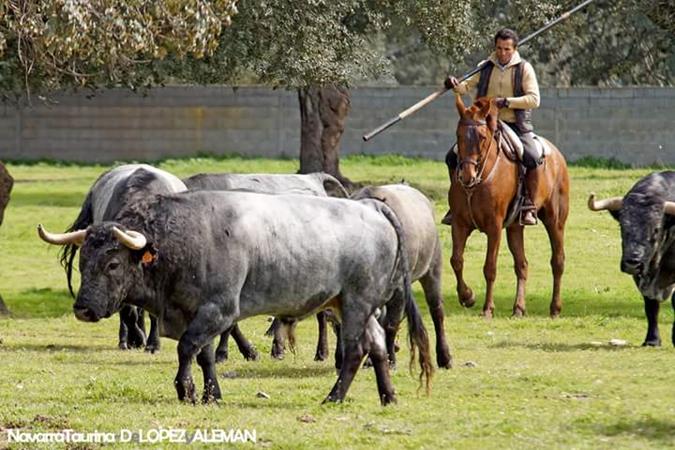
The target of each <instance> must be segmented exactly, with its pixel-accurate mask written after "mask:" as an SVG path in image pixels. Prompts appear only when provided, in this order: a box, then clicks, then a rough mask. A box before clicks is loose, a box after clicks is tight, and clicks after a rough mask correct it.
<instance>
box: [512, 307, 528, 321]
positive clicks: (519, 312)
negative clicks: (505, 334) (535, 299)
mask: <svg viewBox="0 0 675 450" xmlns="http://www.w3.org/2000/svg"><path fill="white" fill-rule="evenodd" d="M524 316H525V310H524V309H520V308H514V309H513V314H512V315H511V317H515V318H517V319H520V318H521V317H524Z"/></svg>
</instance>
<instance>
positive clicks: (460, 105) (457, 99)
mask: <svg viewBox="0 0 675 450" xmlns="http://www.w3.org/2000/svg"><path fill="white" fill-rule="evenodd" d="M455 106H457V112H458V113H459V117H464V113H465V112H466V106H464V101H463V100H462V96H461V95H460V94H455Z"/></svg>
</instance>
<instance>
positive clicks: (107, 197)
mask: <svg viewBox="0 0 675 450" xmlns="http://www.w3.org/2000/svg"><path fill="white" fill-rule="evenodd" d="M184 190H186V187H185V184H183V182H182V181H181V180H180V179H178V178H177V177H175V176H174V175H172V174H170V173H168V172H165V171H163V170H160V169H157V168H155V167H152V166H149V165H147V164H127V165H123V166H119V167H115V168H113V169H111V170H109V171H107V172H105V173H103V174H102V175H101V176H100V177H99V178H98V179H97V180H96V182H95V183H94V185H93V186H92V187H91V189H90V190H89V192H88V193H87V197H86V199H85V201H84V203H83V205H82V208H81V209H80V213H79V215H78V216H77V219H75V222H74V223H73V224H72V225H71V226H70V228H69V229H68V230H67V232H71V231H75V230H81V229H84V228H86V227H87V226H89V225H91V224H97V223H101V222H104V221H109V220H114V219H115V217H116V216H117V213H119V212H120V210H121V209H122V207H123V206H125V205H128V204H130V203H134V202H138V201H140V200H142V199H145V198H146V197H148V196H150V195H153V194H160V193H172V192H180V191H184ZM77 249H78V247H77V246H76V245H72V244H66V245H65V246H64V247H63V249H62V251H61V262H62V264H63V266H64V268H65V270H66V277H67V279H68V289H69V290H70V293H71V294H72V295H73V297H74V296H75V294H74V292H73V286H72V281H71V280H72V273H73V261H74V258H75V255H76V254H77ZM144 330H145V325H144V318H143V311H142V310H137V309H136V308H135V307H133V306H130V305H127V306H124V307H123V308H122V309H121V310H120V327H119V344H118V345H119V348H121V349H127V348H129V347H141V346H143V345H146V350H148V351H151V352H155V351H156V350H159V346H160V341H159V335H158V333H157V327H156V322H155V321H154V320H151V330H150V336H149V337H148V340H147V344H146V338H145V331H144Z"/></svg>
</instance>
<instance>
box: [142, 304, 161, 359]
mask: <svg viewBox="0 0 675 450" xmlns="http://www.w3.org/2000/svg"><path fill="white" fill-rule="evenodd" d="M149 315H150V335H149V336H148V343H147V344H146V345H145V351H146V352H150V353H155V352H158V351H159V348H160V346H161V343H160V340H159V320H158V319H157V317H155V316H153V315H152V314H149Z"/></svg>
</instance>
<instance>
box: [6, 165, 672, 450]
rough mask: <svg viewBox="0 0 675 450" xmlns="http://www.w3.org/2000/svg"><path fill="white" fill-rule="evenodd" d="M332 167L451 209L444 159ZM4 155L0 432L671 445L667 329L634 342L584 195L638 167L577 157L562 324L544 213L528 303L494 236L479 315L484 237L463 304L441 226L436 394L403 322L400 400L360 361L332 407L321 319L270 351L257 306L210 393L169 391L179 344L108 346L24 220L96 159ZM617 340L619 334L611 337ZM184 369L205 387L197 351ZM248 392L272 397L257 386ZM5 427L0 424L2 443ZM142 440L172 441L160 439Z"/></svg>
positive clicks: (279, 440)
mask: <svg viewBox="0 0 675 450" xmlns="http://www.w3.org/2000/svg"><path fill="white" fill-rule="evenodd" d="M297 165H298V163H297V161H284V160H281V161H280V160H264V159H242V158H236V157H235V158H229V159H227V158H224V159H219V160H213V159H206V158H193V159H188V160H167V161H165V162H163V163H162V164H161V167H162V168H164V169H166V170H169V171H171V172H173V173H175V174H176V175H179V176H188V175H192V174H194V173H196V172H202V171H210V172H217V171H236V172H240V171H243V172H258V173H261V172H283V173H294V172H295V171H296V170H297ZM341 166H342V170H343V172H344V173H345V175H347V176H348V177H350V178H351V179H353V180H355V181H363V180H369V181H371V182H373V183H378V184H379V183H388V182H397V181H400V179H401V178H403V177H405V178H406V179H407V180H408V181H410V182H411V183H412V184H413V185H415V186H417V187H419V188H420V189H422V190H423V191H424V192H425V193H427V194H428V195H430V196H431V197H432V198H433V204H434V208H435V210H436V217H441V215H442V214H443V213H444V212H445V208H446V205H447V203H446V201H447V200H446V197H445V194H447V186H448V182H447V171H446V168H445V166H444V165H443V163H441V162H437V161H430V160H422V159H412V158H402V157H397V156H386V157H382V158H376V157H370V156H368V157H366V156H350V157H347V158H344V159H343V160H342V164H341ZM8 168H9V170H10V171H11V173H12V174H13V176H14V177H15V179H16V180H17V183H16V185H15V193H16V194H17V197H16V201H14V199H13V200H12V202H11V203H10V204H9V207H8V210H7V213H6V214H7V215H6V221H5V223H4V224H3V226H2V227H0V273H1V274H2V278H1V279H0V290H1V291H2V295H3V297H4V298H5V300H6V302H7V305H8V307H9V308H10V310H12V312H13V316H12V317H11V318H9V319H2V320H0V360H2V362H3V375H2V377H0V429H7V428H18V427H20V428H23V431H27V432H35V431H60V430H63V429H68V428H72V429H74V430H75V431H78V432H93V431H95V430H99V431H106V432H114V433H119V431H120V429H129V428H131V429H134V430H136V429H143V430H149V429H158V428H160V427H163V428H181V429H187V430H195V429H210V428H219V429H229V428H230V427H233V428H248V429H255V430H256V431H257V437H258V445H259V446H263V447H271V448H293V449H295V448H301V449H303V448H340V449H342V448H371V449H372V448H440V447H447V446H450V447H453V448H528V449H529V448H532V449H541V448H579V449H596V448H659V449H661V448H674V447H675V446H674V444H673V439H672V430H673V429H675V420H674V419H673V414H672V411H673V404H674V403H675V393H674V392H673V389H672V380H673V378H674V377H675V368H674V367H673V364H672V360H673V353H674V351H675V350H673V348H672V346H671V345H670V343H668V342H664V346H663V347H662V348H641V347H639V344H640V343H641V342H642V339H643V338H644V332H645V328H646V321H645V318H644V313H643V308H642V302H641V300H640V298H639V294H638V293H637V290H636V289H635V287H634V285H633V281H632V280H631V279H630V277H628V276H626V275H624V274H622V273H621V272H620V271H619V267H618V258H619V255H620V252H621V244H620V236H619V231H618V228H617V225H616V222H615V221H614V220H613V219H612V218H611V217H610V216H609V214H605V213H594V212H591V211H589V210H588V208H587V207H586V206H585V202H586V199H587V195H588V192H590V191H595V192H596V193H597V194H598V195H599V196H603V197H604V196H612V195H618V194H619V193H623V192H625V191H626V189H628V188H629V187H630V186H631V185H632V184H633V183H634V182H635V181H636V180H637V179H638V178H639V177H641V176H643V175H645V174H646V173H648V170H645V169H640V170H614V169H613V170H607V169H604V168H591V167H579V166H574V167H572V168H571V171H570V173H571V186H572V189H571V205H570V206H571V208H570V211H571V212H570V217H569V221H568V224H567V230H566V255H567V264H566V272H565V275H564V277H563V299H564V306H563V312H562V317H561V318H559V319H556V320H551V319H549V318H548V317H547V315H548V302H549V301H550V292H551V276H550V266H549V258H550V247H549V244H548V241H547V238H546V232H545V231H544V230H543V227H541V226H537V227H533V228H529V229H528V230H527V232H526V234H525V238H526V243H525V247H526V249H527V255H528V259H529V279H528V290H527V293H528V295H527V299H528V316H527V317H525V318H523V319H518V320H516V319H511V318H509V315H510V311H511V305H512V302H513V296H514V289H515V283H514V281H515V280H514V275H513V269H512V260H511V257H510V255H509V253H508V250H507V248H506V244H502V246H501V249H500V255H499V265H498V274H497V281H496V285H495V297H496V306H497V310H496V312H497V315H496V317H495V318H494V319H493V320H491V321H485V320H483V319H482V318H480V317H479V316H478V308H480V304H481V301H482V297H483V295H484V281H483V275H482V265H483V259H484V254H485V248H486V243H485V237H484V236H483V235H480V234H474V235H473V236H472V237H471V238H470V239H469V241H468V245H467V250H466V254H465V273H466V280H467V282H468V283H469V284H470V285H471V286H472V287H474V289H475V292H476V294H477V296H478V305H477V307H475V308H474V309H463V308H461V307H460V306H459V304H458V302H457V297H456V294H455V282H454V277H453V274H452V270H451V268H450V264H449V261H448V260H449V255H450V248H451V236H450V229H449V228H448V227H445V226H441V225H439V227H438V229H439V233H440V235H441V241H442V243H443V253H444V272H443V296H444V298H445V312H446V321H445V326H446V333H447V335H448V339H449V343H450V345H451V349H452V353H453V356H454V361H455V368H453V369H452V370H449V371H439V372H437V373H436V375H435V378H434V386H433V390H432V393H431V396H429V397H427V396H425V395H424V394H422V393H419V392H418V391H417V387H418V383H417V379H416V377H414V376H411V375H410V374H409V372H408V371H407V369H406V365H407V364H406V363H407V360H408V358H409V351H408V348H407V345H406V344H405V343H404V341H405V331H404V330H402V332H401V335H400V336H399V340H400V342H401V344H402V345H401V347H402V348H401V351H400V352H399V353H398V359H399V368H398V369H397V370H395V371H393V372H392V379H393V380H392V381H393V384H394V386H395V388H396V392H397V394H398V399H399V402H398V404H396V405H393V406H391V407H387V408H382V407H381V406H379V403H378V399H377V390H376V383H375V377H374V374H373V371H372V370H368V369H361V370H359V372H358V374H357V375H356V377H355V380H354V382H353V384H352V386H351V388H350V391H349V394H348V397H347V401H346V402H345V403H344V404H342V405H321V404H320V402H321V400H322V399H323V398H324V396H325V395H326V394H327V393H328V391H329V389H330V387H331V386H332V384H333V383H334V382H335V371H334V369H333V363H332V361H330V360H329V361H326V362H315V361H313V355H314V346H315V344H316V324H315V322H314V321H313V320H306V321H303V322H301V323H300V324H299V325H298V328H297V333H296V334H297V352H296V353H295V354H291V353H288V354H287V356H286V358H285V360H283V361H273V360H271V358H270V357H269V356H268V355H269V350H270V341H269V338H267V337H265V336H264V331H265V329H266V328H267V326H268V325H269V323H268V322H267V318H265V317H255V318H252V319H249V320H246V321H244V322H243V323H242V324H241V325H242V330H243V332H244V333H245V334H246V335H247V337H249V338H250V339H251V340H252V342H253V343H254V344H255V345H256V346H257V348H258V350H259V351H260V352H261V360H260V361H257V362H247V361H244V360H243V358H242V357H241V356H240V355H239V354H238V353H237V351H236V349H235V348H234V346H231V348H230V361H228V362H226V363H223V364H220V365H219V366H218V367H217V373H218V375H219V382H220V384H221V388H222V390H223V400H222V402H221V403H220V404H219V405H212V406H202V405H195V406H193V405H187V404H181V403H179V402H178V401H177V400H176V397H175V392H174V388H173V384H172V380H173V378H174V376H175V373H176V370H177V361H176V342H175V341H171V340H168V339H163V340H162V350H161V351H160V352H159V353H158V354H154V355H150V354H146V353H144V352H143V351H127V352H123V351H120V350H118V349H117V348H116V340H117V333H116V332H117V320H116V319H115V318H113V319H109V320H104V321H101V322H99V323H95V324H89V323H82V322H78V321H77V320H76V319H75V318H74V317H73V314H72V312H71V308H72V300H70V299H68V296H67V294H66V288H65V279H64V275H63V271H62V269H61V268H60V267H59V266H58V263H57V256H56V251H55V250H54V249H53V248H52V247H49V246H47V245H46V244H44V243H43V242H41V241H39V239H38V238H37V236H36V233H35V224H36V223H37V222H40V221H41V222H43V223H44V224H45V226H47V227H48V229H53V230H55V231H59V230H63V229H65V227H66V226H67V225H69V224H70V222H72V220H73V219H74V218H75V216H76V215H77V212H78V209H79V206H80V203H81V202H82V200H83V199H84V194H85V192H86V191H87V189H88V188H89V186H90V185H91V183H93V182H94V180H95V179H96V178H97V176H98V175H99V174H100V173H101V172H103V171H104V170H106V169H107V167H103V166H51V165H48V164H38V165H15V164H12V165H10V166H9V167H8ZM75 194H77V195H75ZM50 196H51V197H54V198H57V199H58V201H52V200H50ZM414 292H415V295H416V297H417V299H418V303H419V304H420V308H421V309H422V314H423V317H424V320H425V325H426V327H427V330H429V332H430V334H431V335H432V336H433V331H432V330H433V327H432V325H431V321H430V320H429V315H428V311H427V307H426V305H425V303H424V301H423V296H422V290H421V288H420V287H419V286H418V285H415V286H414ZM664 306H665V305H664ZM671 324H672V312H671V311H670V310H669V308H666V307H663V308H662V311H661V315H660V326H661V332H662V337H663V338H664V341H667V340H668V338H669V332H670V327H671ZM403 328H405V325H403ZM612 338H620V339H625V340H627V341H628V343H629V344H628V345H627V346H625V347H613V346H610V345H609V344H608V342H609V340H610V339H612ZM329 340H330V343H331V345H332V344H333V343H334V342H335V341H334V338H333V337H332V336H330V337H329ZM331 353H332V352H331ZM193 376H194V377H195V380H196V384H197V386H198V388H199V389H201V374H200V370H199V368H198V367H197V365H196V364H195V365H194V366H193ZM259 391H263V392H265V393H267V394H268V395H269V397H270V398H269V399H264V398H259V397H257V396H256V394H257V393H258V392H259ZM111 411H112V412H118V411H121V412H123V413H113V414H111ZM4 437H5V434H4V432H0V442H1V443H2V444H3V445H4V444H6V442H5V441H4V440H3V438H4ZM139 445H140V444H139V443H130V444H127V445H119V444H118V445H115V446H114V447H121V448H138V447H139ZM146 445H150V444H146ZM154 446H161V447H162V448H169V449H171V448H183V447H184V446H183V445H181V444H172V443H170V442H168V441H165V442H162V443H155V444H154ZM19 447H20V446H19ZM94 447H95V446H94ZM10 448H11V447H10ZM24 448H28V446H27V445H26V446H25V447H24ZM31 448H32V447H31ZM44 448H52V447H51V446H49V445H47V446H45V447H44ZM196 448H199V446H197V447H196ZM209 448H214V446H213V445H211V446H209Z"/></svg>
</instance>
